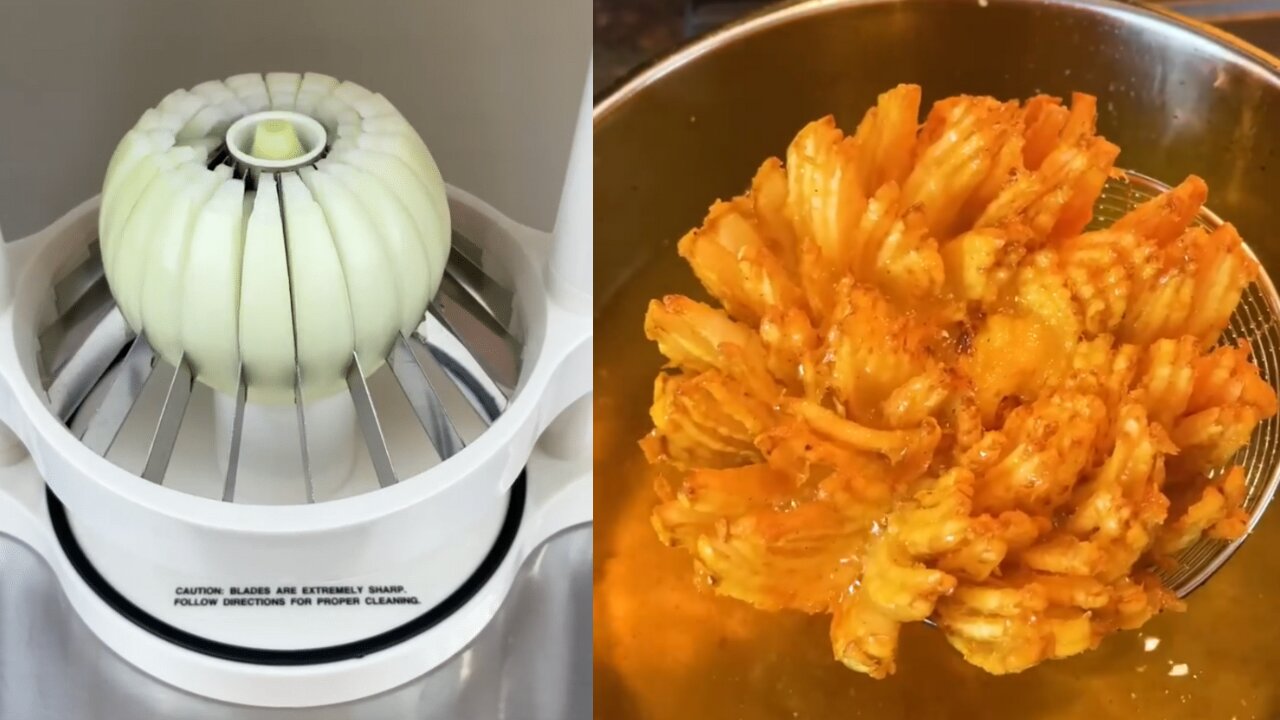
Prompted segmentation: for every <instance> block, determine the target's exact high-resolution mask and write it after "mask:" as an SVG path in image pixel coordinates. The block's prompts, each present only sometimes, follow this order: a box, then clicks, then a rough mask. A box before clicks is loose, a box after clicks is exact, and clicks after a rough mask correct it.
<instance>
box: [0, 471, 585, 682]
mask: <svg viewBox="0 0 1280 720" xmlns="http://www.w3.org/2000/svg"><path fill="white" fill-rule="evenodd" d="M588 463H589V458H586V457H581V456H580V457H579V458H578V459H576V460H565V459H560V458H552V457H551V456H549V455H547V454H546V453H544V452H542V451H541V449H537V450H535V452H534V454H533V456H532V457H530V460H529V465H528V469H527V472H528V478H529V495H528V502H527V505H526V510H525V514H524V517H523V519H522V522H521V529H520V532H519V534H518V535H517V537H516V540H515V543H514V545H513V547H512V550H511V552H509V553H508V554H507V556H506V558H505V559H504V560H503V561H502V563H501V565H500V567H499V568H498V569H497V572H496V573H494V575H493V577H492V578H491V579H490V580H489V581H488V583H486V584H485V586H484V587H483V588H482V589H481V590H480V591H479V592H478V593H477V594H476V595H475V596H474V597H473V598H472V599H471V601H470V602H468V603H467V604H466V605H464V606H463V607H462V608H460V609H459V610H458V611H456V612H455V613H453V614H452V615H451V616H449V617H448V618H447V619H446V620H444V621H443V622H441V623H440V624H438V625H436V626H435V627H433V628H431V629H430V630H427V631H426V632H423V633H422V634H420V635H417V636H416V637H412V638H410V639H408V640H406V641H404V642H402V643H400V644H398V645H396V646H394V647H391V648H389V649H386V650H383V651H381V652H376V653H373V654H370V655H367V656H365V657H362V658H359V659H354V660H346V661H342V662H335V663H328V664H322V665H307V666H293V667H279V666H264V665H254V664H248V663H239V662H229V661H225V660H219V659H216V658H213V657H209V656H207V655H203V654H199V653H196V652H193V651H190V650H185V649H182V648H180V647H178V646H176V645H173V644H170V643H169V642H166V641H165V640H162V639H160V638H159V637H157V636H156V635H153V634H152V633H150V632H148V631H146V630H144V629H142V628H141V627H139V626H138V625H135V624H134V623H132V622H131V621H129V620H127V619H125V618H124V617H122V616H121V615H119V614H117V613H116V612H115V611H114V610H113V609H112V608H110V607H109V606H108V605H107V604H106V603H104V602H103V601H102V599H101V598H99V596H98V595H97V594H96V593H95V592H94V591H93V590H92V589H91V588H90V587H89V586H88V585H87V584H86V583H85V582H84V580H83V579H81V577H80V575H79V574H78V573H77V572H76V570H75V569H74V568H73V567H72V566H71V563H70V562H69V561H68V559H67V557H66V556H65V555H64V554H63V552H62V550H61V548H60V546H59V544H58V541H57V539H56V538H55V536H54V533H53V530H52V528H51V525H50V520H49V514H48V507H47V505H46V503H45V486H44V482H43V481H42V480H41V478H40V476H39V474H38V473H37V471H36V469H35V466H34V465H33V463H32V462H31V460H30V458H23V459H21V460H18V461H17V463H16V464H13V465H9V466H6V467H0V532H3V533H4V534H7V535H11V536H13V537H15V538H17V539H18V540H20V541H22V542H24V543H26V544H27V545H29V546H30V547H31V548H32V549H34V550H35V552H37V553H38V554H39V555H41V556H42V557H43V558H44V559H45V560H46V561H47V562H48V563H49V565H50V567H52V568H53V570H54V572H55V573H56V575H57V577H58V579H59V581H60V582H61V584H62V587H63V589H64V591H65V592H66V594H67V597H68V598H69V599H70V601H71V603H72V605H73V606H74V607H75V609H76V611H77V613H79V615H80V616H81V617H82V618H83V619H84V620H85V622H86V624H87V625H88V626H89V627H90V628H91V629H92V630H93V632H94V633H95V634H96V635H97V636H98V637H99V638H100V639H101V640H102V641H103V642H104V643H106V644H107V645H108V646H109V647H110V648H111V649H112V650H114V651H115V652H116V653H117V654H119V655H120V656H121V657H123V658H124V659H125V660H127V661H128V662H130V663H131V664H133V665H135V666H137V667H138V668H140V669H141V670H143V671H145V672H147V673H149V674H150V675H152V676H154V677H156V678H157V679H159V680H162V681H164V682H167V683H169V684H172V685H174V686H177V687H179V688H181V689H183V690H186V691H188V692H192V693H196V694H198V695H202V696H205V697H209V698H213V699H216V700H221V701H224V702H231V703H239V704H243V705H253V706H262V707H316V706H322V705H330V704H335V703H341V702H348V701H351V700H356V699H360V698H364V697H369V696H371V695H375V694H378V693H381V692H384V691H386V690H389V689H391V688H394V687H396V686H398V685H401V684H403V683H405V682H408V681H410V680H412V679H414V678H416V677H418V676H420V675H422V674H424V673H426V672H429V671H430V670H431V669H433V668H435V667H436V666H438V665H439V664H441V663H442V662H444V661H445V660H447V659H449V658H450V657H452V656H453V655H454V654H456V653H457V652H459V651H461V650H462V649H464V648H465V647H466V646H467V645H468V644H469V643H470V642H471V641H472V639H473V638H475V636H476V635H477V634H478V633H479V632H480V630H481V629H483V628H484V627H485V626H486V625H487V624H488V623H489V621H490V620H491V619H492V618H493V616H494V614H495V613H496V612H497V610H498V608H499V607H500V606H501V605H502V603H503V602H504V601H505V599H506V597H507V592H508V590H509V589H510V587H511V583H512V580H513V578H514V576H515V573H516V570H517V569H518V568H519V567H520V565H521V564H522V563H523V562H524V560H525V558H527V557H528V556H529V554H530V553H531V552H532V551H533V550H534V549H536V548H537V547H538V546H539V545H540V544H542V543H543V542H544V541H545V540H547V539H548V538H549V537H551V536H552V535H554V534H556V533H558V532H560V531H562V530H564V529H567V528H569V527H573V526H575V525H580V524H583V523H589V522H590V521H591V513H592V500H593V497H592V489H591V479H592V478H591V469H590V465H589V464H588ZM357 612H359V611H357ZM317 622H320V621H317Z"/></svg>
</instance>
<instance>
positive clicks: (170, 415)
mask: <svg viewBox="0 0 1280 720" xmlns="http://www.w3.org/2000/svg"><path fill="white" fill-rule="evenodd" d="M157 365H158V367H160V368H163V369H162V370H161V372H162V373H164V374H163V375H161V376H160V377H161V378H167V380H165V382H166V384H167V385H168V390H166V391H165V394H164V404H162V405H161V406H160V418H159V419H158V420H156V429H155V432H154V433H153V434H152V435H151V445H150V447H148V448H147V462H146V464H145V465H144V466H143V468H142V477H143V478H144V479H146V480H150V481H151V482H153V483H156V484H157V485H163V484H164V472H165V470H168V469H169V460H170V459H171V458H172V457H173V446H174V444H175V443H177V442H178V431H179V430H181V429H182V418H183V417H185V416H186V414H187V403H188V402H190V401H191V386H192V384H193V383H194V382H195V381H194V379H193V378H192V377H191V368H189V367H187V363H186V361H185V359H183V358H179V360H178V364H177V365H170V364H169V363H166V362H164V361H163V360H161V361H160V362H159V363H157ZM153 372H154V370H153Z"/></svg>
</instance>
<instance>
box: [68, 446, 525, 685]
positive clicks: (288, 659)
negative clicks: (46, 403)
mask: <svg viewBox="0 0 1280 720" xmlns="http://www.w3.org/2000/svg"><path fill="white" fill-rule="evenodd" d="M527 490H528V479H527V478H526V476H525V473H524V472H523V471H521V473H520V476H519V477H518V478H516V481H515V483H513V484H512V486H511V495H510V500H509V501H508V504H507V516H506V519H504V520H503V522H502V528H501V529H500V530H499V531H498V537H497V539H496V540H495V541H494V543H493V547H492V548H491V549H490V550H489V553H488V554H487V555H486V556H485V558H484V560H483V561H482V562H481V563H480V566H479V567H477V568H476V570H475V572H474V573H472V574H471V576H470V577H468V578H467V580H466V582H464V583H462V587H459V588H458V589H457V590H455V591H453V593H452V594H451V595H449V596H448V597H447V598H445V599H444V600H442V601H441V602H440V603H439V604H437V605H436V606H434V607H432V608H431V609H430V610H428V611H426V612H425V613H423V614H421V615H419V616H418V617H416V618H414V619H412V620H410V621H409V622H407V623H404V624H403V625H400V626H398V627H395V628H392V629H390V630H387V631H385V632H382V633H379V634H377V635H374V636H373V637H370V638H366V639H364V640H357V641H355V642H349V643H344V644H342V645H330V646H328V647H321V648H313V649H304V650H264V649H261V648H249V647H243V646H240V645H231V644H228V643H222V642H217V641H215V640H208V639H206V638H202V637H200V636H199V635H195V634H193V633H189V632H187V631H186V630H181V629H179V628H176V627H174V626H172V625H169V624H168V623H166V622H164V621H162V620H160V619H158V618H156V617H155V616H153V615H151V614H149V613H147V612H146V611H144V610H143V609H142V608H139V607H138V606H137V605H134V604H133V603H132V602H131V601H129V599H128V598H126V597H125V596H124V595H121V594H120V592H119V591H118V590H116V589H115V588H114V587H112V586H111V584H110V583H109V582H107V580H106V579H105V578H104V577H102V575H101V573H99V572H98V570H97V568H95V567H94V566H93V564H92V563H91V562H89V558H88V557H87V556H85V554H84V550H83V549H81V547H80V544H79V543H78V542H77V541H76V538H75V534H74V533H73V532H72V531H71V524H70V523H69V522H67V512H66V508H64V507H63V505H62V501H60V500H58V497H57V496H56V495H54V494H53V490H52V489H50V488H48V487H47V486H46V488H45V495H46V498H47V500H48V504H49V519H50V521H51V522H52V524H53V532H54V534H55V535H56V536H57V538H58V543H59V544H60V545H61V546H62V551H63V552H64V553H66V556H67V559H68V560H69V561H70V562H71V567H73V568H75V570H76V572H77V573H79V574H80V577H81V578H82V579H84V581H85V583H86V584H87V585H88V586H89V588H90V589H92V590H93V591H94V592H95V593H96V594H97V595H98V597H100V598H102V600H103V602H105V603H106V604H107V605H108V606H109V607H110V608H111V609H112V610H115V611H116V612H118V613H120V614H121V615H123V616H124V617H126V618H128V619H129V620H130V621H132V622H133V623H134V624H135V625H137V626H138V627H141V628H142V629H143V630H146V631H147V632H150V633H151V634H152V635H155V636H157V637H160V638H162V639H164V640H167V641H169V642H171V643H173V644H174V645H177V646H179V647H182V648H185V649H187V650H191V651H194V652H198V653H201V654H203V655H208V656H210V657H216V658H219V659H221V660H231V661H233V662H241V663H251V664H254V665H277V666H280V665H321V664H324V663H332V662H339V661H342V660H351V659H353V658H359V657H364V656H366V655H370V654H372V653H376V652H378V651H379V650H385V649H387V648H389V647H392V646H394V645H398V644H399V643H402V642H404V641H405V640H408V639H409V638H412V637H414V636H416V635H420V634H422V633H424V632H426V631H427V630H430V629H431V628H433V627H435V626H436V625H438V624H440V623H441V622H443V621H444V620H445V619H446V618H448V617H449V616H450V615H453V614H454V613H455V612H457V611H458V609H459V608H461V607H462V606H464V605H466V604H467V602H469V601H470V600H471V598H473V597H475V595H476V593H478V592H479V591H480V589H481V588H482V587H484V586H485V584H487V583H488V582H489V580H490V579H492V578H493V575H494V573H496V572H497V570H498V568H499V567H501V566H502V561H503V560H505V559H506V557H507V554H508V553H510V552H511V548H512V545H513V544H514V543H515V539H516V535H517V534H518V533H519V531H520V525H521V521H522V519H523V517H524V506H525V496H526V494H527Z"/></svg>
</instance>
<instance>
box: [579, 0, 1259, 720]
mask: <svg viewBox="0 0 1280 720" xmlns="http://www.w3.org/2000/svg"><path fill="white" fill-rule="evenodd" d="M900 82H914V83H919V84H920V85H922V86H923V88H924V91H925V101H926V103H928V102H931V101H932V100H933V99H937V98H939V97H944V96H947V95H953V94H957V93H977V94H990V95H995V96H997V97H1003V98H1016V97H1027V96H1030V95H1032V94H1035V93H1039V92H1046V93H1051V94H1055V95H1061V96H1069V95H1070V93H1071V92H1072V91H1076V90H1078V91H1083V92H1088V93H1091V94H1094V95H1096V96H1098V98H1099V115H1100V117H1099V126H1100V132H1101V133H1102V134H1103V135H1105V136H1106V137H1108V138H1109V139H1110V140H1112V141H1114V142H1116V143H1117V144H1118V145H1120V147H1121V148H1122V153H1121V155H1120V159H1119V161H1118V164H1119V165H1120V166H1121V167H1124V168H1126V169H1131V170H1136V171H1139V172H1141V173H1143V174H1146V175H1149V176H1152V177H1155V178H1159V179H1162V180H1164V181H1166V182H1177V181H1178V180H1181V179H1182V178H1183V177H1184V176H1185V175H1187V174H1189V173H1196V174H1198V175H1201V176H1202V177H1204V178H1205V179H1206V180H1207V181H1208V183H1209V187H1210V197H1209V206H1210V207H1211V208H1212V209H1213V210H1214V211H1215V212H1216V213H1218V214H1219V215H1221V216H1223V217H1224V218H1226V219H1227V220H1229V221H1231V222H1233V223H1235V224H1236V225H1237V227H1239V229H1240V230H1241V233H1242V234H1243V236H1244V237H1245V239H1246V240H1247V241H1248V242H1249V244H1250V245H1251V246H1252V248H1253V249H1254V250H1255V252H1256V253H1257V254H1258V256H1259V257H1260V259H1261V260H1262V261H1263V263H1264V265H1266V266H1267V268H1268V270H1269V271H1270V272H1271V273H1272V274H1273V275H1274V274H1275V273H1276V272H1277V271H1278V270H1280V238H1277V237H1276V230H1275V228H1276V227H1278V226H1280V203H1277V188H1280V60H1277V59H1276V58H1274V57H1271V56H1269V55H1267V54H1266V53H1264V52H1262V51H1261V50H1258V49H1256V48H1253V47H1251V46H1249V45H1247V44H1245V43H1243V42H1241V41H1239V40H1237V39H1235V38H1233V37H1231V36H1229V35H1226V34H1224V33H1222V32H1220V31H1217V30H1214V29H1212V28H1210V27H1207V26H1203V25H1199V24H1195V23H1193V22H1190V21H1187V20H1185V19H1181V18H1179V17H1177V16H1175V15H1172V14H1170V13H1168V12H1165V11H1161V10H1158V9H1152V8H1147V7H1142V6H1137V5H1132V4H1125V3H1121V2H1101V1H1095V2H1086V1H1085V0H917V1H915V2H891V1H887V0H886V1H878V0H864V1H858V0H845V1H839V0H835V1H833V0H810V1H808V2H799V3H794V4H789V5H785V6H782V7H778V8H775V9H772V10H770V11H767V12H765V13H762V14H760V15H757V16H754V17H752V18H750V19H748V20H746V21H744V22H741V23H738V24H736V25H734V26H732V27H729V28H727V29H725V30H722V31H720V32H718V33H715V34H713V35H711V36H709V37H707V38H705V39H703V40H701V41H699V42H697V43H695V44H693V45H691V46H689V47H686V48H684V49H682V50H681V51H679V52H677V53H676V54H674V55H672V56H670V57H668V58H666V59H664V60H662V61H660V62H658V63H657V64H655V65H652V66H650V67H649V68H647V69H645V70H643V71H642V72H640V73H639V74H638V75H636V76H634V77H632V78H631V79H630V80H629V81H628V82H626V83H624V84H623V85H622V86H621V87H619V88H617V89H616V90H615V91H614V92H612V93H611V94H609V95H608V96H607V97H604V98H603V99H601V100H599V101H598V103H597V106H596V110H595V118H594V119H595V218H596V220H595V237H596V251H595V290H596V292H595V303H596V319H597V329H598V330H599V332H600V333H601V334H602V335H603V341H602V342H600V343H598V344H597V345H596V348H597V350H596V373H597V377H596V384H595V389H596V395H595V403H596V478H597V489H598V490H599V492H598V493H597V496H596V513H597V520H598V522H597V524H596V526H595V533H596V539H595V551H596V552H595V563H596V588H595V589H596V600H595V603H596V607H595V610H596V614H595V618H596V648H595V652H596V694H595V702H596V707H597V712H598V713H602V714H601V716H602V717H609V718H614V719H617V720H624V719H626V718H633V717H634V718H639V717H663V718H665V717H699V718H706V719H707V720H711V719H713V718H743V719H746V718H776V717H814V718H830V717H841V718H859V717H865V718H924V717H928V718H933V717H963V718H969V717H983V718H1002V717H1011V718H1012V717H1017V718H1078V717H1092V718H1105V717H1120V716H1126V717H1161V718H1210V717H1222V718H1230V717H1232V716H1233V715H1235V716H1236V717H1240V718H1248V717H1255V716H1256V717H1273V716H1274V714H1275V713H1280V694H1278V693H1277V690H1276V683H1275V681H1274V671H1273V669H1272V666H1273V665H1274V663H1275V662H1276V661H1277V660H1280V651H1277V650H1276V649H1275V648H1277V647H1280V626H1277V624H1276V623H1274V622H1273V618H1272V616H1271V613H1270V610H1271V607H1272V605H1273V604H1274V602H1275V599H1276V598H1277V597H1280V554H1278V553H1275V552H1273V551H1272V550H1271V548H1273V547H1275V546H1276V544H1277V543H1280V518H1277V517H1276V514H1275V513H1272V515H1271V516H1270V517H1269V518H1268V519H1267V520H1264V521H1263V522H1262V523H1261V524H1260V526H1259V528H1258V530H1257V531H1256V533H1255V536H1254V537H1253V539H1252V540H1251V541H1250V542H1249V543H1246V544H1245V545H1244V547H1243V549H1242V550H1241V551H1240V553H1239V554H1237V555H1236V556H1235V559H1234V560H1233V561H1232V562H1231V563H1229V564H1228V565H1227V566H1226V567H1225V569H1223V570H1222V572H1220V573H1219V574H1218V575H1216V576H1215V577H1214V579H1213V582H1211V583H1209V584H1208V585H1206V586H1205V587H1204V588H1202V589H1200V590H1199V591H1197V592H1196V594H1195V595H1194V596H1193V597H1192V598H1191V599H1190V609H1189V611H1188V612H1186V613H1183V614H1173V615H1167V616H1164V617H1161V618H1158V619H1157V620H1155V621H1153V622H1152V623H1150V624H1149V625H1147V626H1146V627H1145V628H1143V630H1142V631H1141V632H1142V634H1144V635H1147V636H1157V637H1160V638H1162V639H1163V642H1162V643H1161V644H1160V645H1159V647H1157V648H1156V649H1155V650H1153V651H1151V652H1146V651H1145V650H1144V643H1143V641H1142V640H1141V639H1140V638H1139V637H1138V633H1122V634H1120V635H1117V636H1114V637H1112V638H1109V639H1108V640H1106V641H1105V642H1104V643H1103V645H1102V647H1101V648H1099V649H1098V650H1096V651H1094V652H1090V653H1086V654H1084V655H1082V656H1079V657H1076V658H1073V659H1070V660H1066V661H1058V662H1050V663H1046V664H1044V665H1042V666H1040V667H1037V668H1035V669H1033V670H1030V671H1028V672H1025V673H1022V674H1020V675H1017V676H1011V677H1003V678H996V677H992V676H988V675H985V674H984V673H983V672H982V671H981V670H978V669H977V668H973V667H970V666H968V665H966V664H965V663H964V662H963V661H962V660H961V659H960V657H959V656H958V655H957V654H956V653H954V651H952V650H951V649H950V648H949V647H947V646H946V643H945V641H944V640H943V639H942V638H941V636H940V634H939V633H936V632H933V631H930V630H928V629H927V628H912V629H911V630H910V631H909V632H907V633H906V634H905V636H904V647H903V655H902V657H901V660H900V663H899V670H898V673H897V675H895V676H894V677H892V678H891V679H889V680H885V681H874V680H869V679H867V678H864V677H861V676H857V675H854V674H853V673H850V672H848V671H845V670H843V669H842V668H840V667H839V666H838V665H837V664H836V663H835V661H834V660H832V659H831V656H830V648H829V646H828V645H827V638H826V620H825V618H821V617H819V618H806V617H800V616H796V615H792V614H779V615H773V614H766V613H760V612H756V611H754V610H751V609H750V608H748V607H746V606H745V605H744V604H742V603H737V602H735V601H731V600H726V599H719V598H714V597H711V596H709V595H707V594H703V593H699V592H697V591H696V590H695V589H694V588H693V586H692V582H691V581H690V578H691V572H690V567H689V558H688V556H687V555H686V554H684V553H683V552H682V551H673V550H666V549H665V548H662V547H661V546H660V545H659V544H658V542H657V540H656V539H655V538H654V537H653V535H652V532H651V531H650V530H649V528H648V512H649V510H650V508H651V507H652V505H653V496H652V491H651V489H650V483H649V478H648V476H647V473H646V469H645V467H644V463H643V460H642V459H641V458H640V457H639V453H638V451H637V449H636V446H635V440H636V439H638V438H639V437H640V436H641V435H642V434H643V433H644V432H645V431H646V430H647V429H648V418H647V415H646V411H647V409H648V403H649V400H650V394H649V390H650V382H651V380H652V377H653V375H654V373H655V372H657V370H658V368H659V367H660V365H661V359H660V358H659V356H658V355H657V353H656V351H655V350H654V349H653V348H651V347H650V346H649V344H648V343H647V342H646V341H645V340H644V337H643V333H642V324H641V320H642V317H643V313H644V307H645V303H646V302H647V300H648V299H649V298H651V297H654V296H657V295H661V294H663V293H669V292H691V291H693V292H696V287H697V285H696V283H695V282H694V280H693V278H692V276H691V274H690V273H689V271H688V270H687V268H686V267H685V266H684V265H683V264H682V263H681V262H680V261H679V260H678V258H676V256H675V249H674V241H675V240H676V239H677V238H678V237H679V236H680V235H681V233H683V232H684V231H685V230H687V229H688V228H690V227H692V226H694V225H696V224H697V223H698V222H699V221H700V219H701V218H702V216H703V213H704V212H705V210H706V208H707V206H708V205H709V204H710V203H711V202H712V201H713V200H715V199H717V198H727V197H729V196H732V195H734V194H737V193H739V192H741V191H742V189H743V188H744V187H745V186H746V184H747V182H748V181H749V179H750V177H751V175H752V172H753V171H754V169H755V168H756V166H757V165H758V164H759V162H760V161H761V160H763V159H764V158H766V157H768V156H770V155H780V154H782V152H783V151H784V150H785V148H786V144H787V142H788V141H789V140H790V139H791V137H792V135H793V134H794V133H795V131H796V130H797V129H799V128H800V127H801V126H802V125H803V124H804V123H805V122H807V121H809V120H812V119H814V118H817V117H820V116H822V115H824V114H827V113H834V114H835V115H836V119H837V122H838V123H839V124H840V125H841V126H842V127H844V128H845V129H847V130H851V129H852V128H853V127H854V126H855V125H856V123H857V120H858V119H859V118H860V117H861V115H862V113H863V112H864V111H865V109H866V108H867V107H869V106H870V105H871V104H872V103H873V102H874V100H875V97H876V95H877V94H878V93H880V92H882V91H884V90H885V89H887V88H889V87H891V86H893V85H894V84H896V83H900ZM1178 663H1187V664H1188V666H1189V669H1190V673H1191V674H1190V675H1188V676H1186V677H1181V678H1179V677H1170V676H1169V675H1168V671H1169V669H1170V667H1171V665H1173V664H1178Z"/></svg>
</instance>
